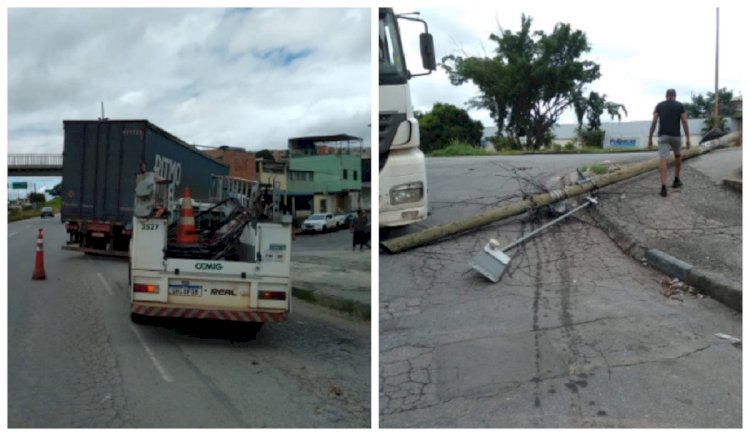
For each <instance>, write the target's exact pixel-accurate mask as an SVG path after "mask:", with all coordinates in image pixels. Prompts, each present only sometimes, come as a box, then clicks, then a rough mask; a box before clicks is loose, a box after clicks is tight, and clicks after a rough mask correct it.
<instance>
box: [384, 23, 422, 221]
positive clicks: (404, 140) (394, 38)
mask: <svg viewBox="0 0 750 436" xmlns="http://www.w3.org/2000/svg"><path fill="white" fill-rule="evenodd" d="M398 20H408V21H416V22H420V23H422V24H423V25H424V28H425V31H424V33H422V34H421V35H420V51H421V56H422V66H423V68H424V69H425V70H426V71H427V72H426V73H422V74H412V73H411V72H410V71H409V70H407V68H406V60H405V58H404V50H403V46H402V44H401V35H400V31H399V23H398ZM378 35H379V49H380V56H379V98H380V100H379V101H380V108H379V119H380V121H379V127H380V135H379V136H380V138H379V139H380V158H379V164H380V196H379V206H380V227H395V226H404V225H408V224H412V223H416V222H419V221H422V220H424V219H426V218H427V213H428V203H427V192H428V189H427V172H426V169H425V157H424V153H422V150H420V149H419V144H420V139H419V122H418V121H417V119H416V117H415V116H414V111H413V108H412V103H411V94H410V91H409V80H411V78H413V77H416V76H423V75H427V74H430V73H431V72H432V71H434V70H435V69H436V63H435V50H434V47H433V41H432V35H430V33H429V32H428V31H427V23H425V22H424V21H423V20H421V19H419V18H415V17H413V16H411V15H396V14H394V12H393V10H392V9H390V8H381V9H380V11H379V32H378Z"/></svg>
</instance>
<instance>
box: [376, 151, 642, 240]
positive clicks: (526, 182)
mask: <svg viewBox="0 0 750 436" xmlns="http://www.w3.org/2000/svg"><path fill="white" fill-rule="evenodd" d="M656 156H657V155H656V154H655V152H638V153H616V154H615V153H612V154H559V155H521V156H497V157H486V156H482V157H474V156H471V157H449V158H443V157H441V158H428V159H427V184H428V186H429V188H428V201H429V208H430V216H429V217H428V218H427V219H426V220H424V221H422V222H421V223H418V224H415V225H411V226H407V227H401V228H394V229H380V238H381V239H388V238H392V237H396V236H401V235H404V234H407V233H410V232H414V231H417V230H419V229H423V228H427V227H432V226H434V225H438V224H445V223H447V222H451V221H454V220H457V219H460V218H466V217H470V216H472V215H476V214H477V213H480V212H484V211H486V210H489V209H492V208H494V207H497V206H499V205H500V204H501V203H502V202H503V201H508V200H512V199H520V198H521V196H522V195H523V194H524V193H525V194H531V195H533V194H535V193H538V192H540V191H539V188H538V187H537V186H536V184H538V183H541V184H543V185H545V186H547V187H549V188H559V187H560V180H559V179H560V175H561V174H568V173H570V172H573V171H575V170H576V168H580V167H581V166H582V165H587V166H590V165H592V164H596V163H626V162H631V161H635V160H642V159H650V158H654V157H656Z"/></svg>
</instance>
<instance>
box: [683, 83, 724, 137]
mask: <svg viewBox="0 0 750 436" xmlns="http://www.w3.org/2000/svg"><path fill="white" fill-rule="evenodd" d="M715 96H716V93H714V92H710V91H709V92H707V93H706V96H705V97H704V96H703V95H702V94H698V95H695V94H691V95H690V100H691V102H690V103H685V113H686V114H687V116H688V118H705V119H706V120H705V121H704V123H703V129H702V133H706V132H708V131H709V130H711V129H712V128H713V126H714V98H715ZM733 98H734V93H733V91H731V90H727V89H726V88H720V89H719V129H721V130H723V131H727V123H726V120H725V119H724V118H726V117H731V116H732V115H734V112H733V111H732V99H733Z"/></svg>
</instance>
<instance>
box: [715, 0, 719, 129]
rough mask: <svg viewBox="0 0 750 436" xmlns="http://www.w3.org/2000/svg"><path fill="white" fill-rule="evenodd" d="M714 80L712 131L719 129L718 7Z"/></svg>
mask: <svg viewBox="0 0 750 436" xmlns="http://www.w3.org/2000/svg"><path fill="white" fill-rule="evenodd" d="M714 77H715V80H714V129H718V128H719V7H718V6H717V7H716V72H715V76H714Z"/></svg>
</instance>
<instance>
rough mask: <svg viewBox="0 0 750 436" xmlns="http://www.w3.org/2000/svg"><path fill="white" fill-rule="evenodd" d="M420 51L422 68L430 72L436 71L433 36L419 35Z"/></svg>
mask: <svg viewBox="0 0 750 436" xmlns="http://www.w3.org/2000/svg"><path fill="white" fill-rule="evenodd" d="M419 50H420V52H421V53H422V67H423V68H424V69H425V70H428V71H435V70H436V69H437V65H436V62H435V44H434V43H433V42H432V34H429V33H420V34H419Z"/></svg>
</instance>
